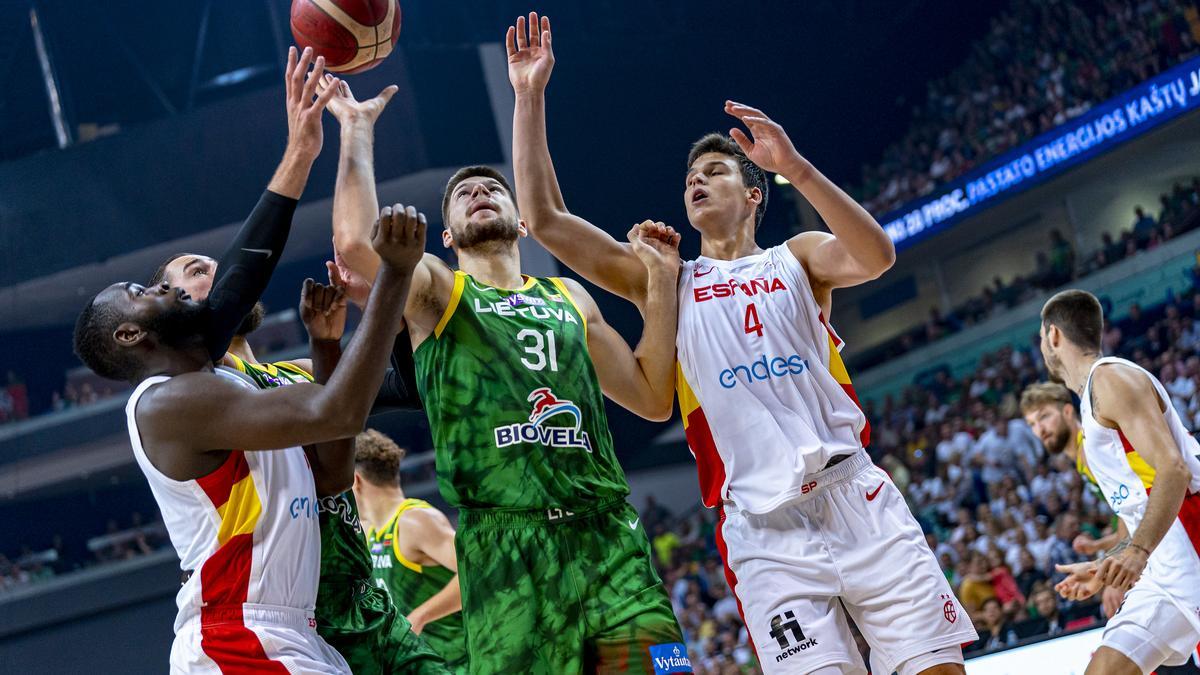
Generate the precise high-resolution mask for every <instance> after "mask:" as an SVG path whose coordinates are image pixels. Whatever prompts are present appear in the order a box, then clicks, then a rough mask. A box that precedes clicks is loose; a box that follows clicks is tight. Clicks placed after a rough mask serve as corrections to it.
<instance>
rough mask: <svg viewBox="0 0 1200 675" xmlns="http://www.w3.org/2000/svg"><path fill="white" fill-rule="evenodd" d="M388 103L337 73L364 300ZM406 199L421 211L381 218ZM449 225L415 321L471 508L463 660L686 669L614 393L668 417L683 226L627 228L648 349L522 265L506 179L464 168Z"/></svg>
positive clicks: (419, 273) (343, 243)
mask: <svg viewBox="0 0 1200 675" xmlns="http://www.w3.org/2000/svg"><path fill="white" fill-rule="evenodd" d="M389 96H390V95H389V94H387V93H386V92H385V94H383V95H381V96H380V97H377V98H375V99H371V100H369V101H364V102H358V101H356V100H354V98H353V96H352V95H351V93H350V90H349V87H348V86H346V85H345V84H344V83H341V84H340V85H339V94H338V95H336V96H334V98H333V99H332V101H331V102H330V104H329V107H328V109H329V110H330V111H331V112H332V113H333V114H334V115H335V116H336V117H337V118H338V120H339V122H340V123H341V157H340V160H339V166H338V178H337V186H336V189H335V193H334V217H333V220H334V246H335V249H336V251H337V254H338V257H339V259H340V260H341V262H342V266H343V268H344V269H343V270H342V272H341V277H342V278H343V279H345V280H346V281H347V283H348V284H349V285H350V291H351V296H352V297H354V296H361V295H362V294H363V293H364V292H365V290H366V288H365V284H364V281H363V280H365V279H371V278H373V275H374V274H375V270H376V269H377V267H378V265H379V259H378V257H377V256H376V255H375V254H374V252H373V251H372V250H371V249H370V247H369V246H368V245H367V244H368V243H369V233H370V229H371V226H372V223H373V221H374V220H375V211H376V204H377V197H376V195H375V184H374V175H373V169H372V143H373V133H374V122H375V119H376V118H377V117H378V115H379V113H380V112H381V111H382V109H383V106H384V104H385V103H386V99H387V98H388V97H389ZM400 211H403V212H405V213H407V214H409V215H410V216H411V215H412V214H413V213H415V210H413V209H412V207H408V208H407V209H406V208H405V207H403V206H400V205H395V206H394V207H391V208H390V209H389V208H388V207H385V208H384V209H383V211H381V212H380V213H381V217H394V215H392V214H395V213H396V212H400ZM442 217H443V225H444V226H445V229H444V230H443V232H442V242H443V245H444V246H446V247H447V248H451V249H453V251H454V253H455V254H456V256H457V258H458V262H459V267H460V270H459V271H458V272H455V271H452V270H451V269H450V268H449V267H448V266H447V265H446V264H445V263H444V262H442V261H441V260H440V259H439V258H437V257H436V256H433V255H430V254H426V255H425V259H424V260H423V261H422V262H421V263H420V264H419V265H418V266H417V268H416V270H415V271H414V273H413V279H412V286H411V289H410V292H409V299H408V304H407V306H406V307H405V312H404V317H405V322H406V324H407V327H408V330H409V335H410V339H411V342H412V346H413V353H414V358H415V361H416V367H417V384H418V387H419V389H420V392H421V397H422V399H423V401H424V404H425V408H426V411H427V413H428V415H429V421H430V427H431V431H432V434H433V440H434V445H435V449H436V452H437V472H438V484H439V488H440V490H441V493H442V496H443V497H444V498H445V499H446V501H447V502H449V503H450V504H451V505H452V506H455V507H457V508H459V509H460V520H459V530H458V534H457V538H456V542H455V544H456V549H457V557H458V571H459V584H460V587H461V591H462V602H463V612H462V613H463V621H464V625H465V628H466V640H467V650H468V661H469V672H471V673H522V674H525V673H553V674H555V675H560V674H563V673H580V672H605V673H609V672H632V673H656V674H657V673H668V672H669V673H678V672H691V667H690V663H689V662H688V659H687V653H686V649H685V647H684V645H683V639H682V636H681V633H680V630H679V626H678V624H677V622H676V620H675V616H674V613H673V612H672V609H671V604H670V601H669V599H668V597H667V593H666V591H665V589H664V588H663V586H662V581H661V580H660V579H659V578H658V575H657V573H656V572H655V571H654V568H653V567H652V565H651V562H650V548H649V543H648V541H647V539H646V533H645V530H644V529H643V528H642V527H641V525H640V522H639V519H638V515H637V512H636V511H634V509H633V508H632V507H630V506H629V505H628V504H627V503H626V501H625V498H626V496H627V495H628V494H629V488H628V484H627V482H626V480H625V476H624V473H623V472H622V470H621V467H620V465H619V464H618V463H617V459H616V455H615V453H614V451H613V447H612V438H611V436H610V435H609V431H608V423H607V419H606V417H605V413H604V402H603V395H608V396H609V397H610V398H612V399H613V400H614V401H616V402H617V403H619V404H620V405H622V406H624V407H626V408H628V409H630V410H632V411H633V412H635V413H637V414H639V415H642V416H643V417H646V418H649V419H656V420H665V419H667V418H669V417H670V414H671V407H672V403H673V396H674V384H675V372H674V367H675V361H674V354H675V317H676V309H677V298H676V295H675V288H676V278H677V275H678V270H679V265H680V263H679V253H678V241H679V238H678V235H677V234H676V233H675V232H674V230H673V229H671V228H668V227H666V226H664V225H662V224H661V223H651V222H649V221H647V222H645V223H642V224H640V225H635V226H634V227H633V228H632V229H631V230H630V232H629V237H628V238H629V242H630V243H629V246H630V247H631V248H632V250H634V251H635V252H636V253H637V255H638V256H639V259H641V260H642V261H643V262H644V264H645V265H646V267H647V271H648V275H649V278H650V279H651V282H650V284H649V285H648V287H647V290H646V298H645V303H644V304H643V305H642V306H643V307H644V308H645V312H644V317H645V326H644V329H643V335H642V340H641V341H640V342H639V344H638V347H637V349H636V351H635V350H631V349H630V348H629V345H628V344H627V343H626V342H625V341H624V339H623V338H621V336H620V335H619V334H618V333H617V332H616V331H615V330H614V329H613V328H612V327H611V326H609V325H607V324H606V323H605V322H604V319H603V317H602V316H601V315H600V312H599V310H598V309H597V307H596V304H595V301H594V300H592V298H591V296H589V295H588V293H587V292H586V291H585V290H584V289H583V287H582V286H581V285H580V284H578V283H577V282H575V281H573V280H570V279H557V278H534V277H528V276H525V275H522V274H521V267H520V253H519V250H518V246H517V242H518V240H519V238H520V237H522V236H524V235H525V228H524V225H523V224H522V223H521V222H520V221H519V220H518V215H517V209H516V204H515V203H514V198H513V192H512V190H511V188H510V187H509V185H508V182H507V180H506V179H505V178H504V176H503V175H502V174H500V173H499V172H497V171H495V170H493V169H490V168H488V167H479V166H477V167H468V168H466V169H462V170H460V171H458V172H457V173H455V175H454V176H453V177H451V179H450V181H449V183H448V184H447V186H446V191H445V194H444V196H443V201H442ZM593 360H594V361H595V363H596V364H597V365H596V366H593Z"/></svg>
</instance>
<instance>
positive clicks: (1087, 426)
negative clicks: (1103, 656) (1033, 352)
mask: <svg viewBox="0 0 1200 675" xmlns="http://www.w3.org/2000/svg"><path fill="white" fill-rule="evenodd" d="M1106 364H1120V365H1121V366H1125V367H1129V368H1133V369H1135V370H1137V371H1139V372H1141V373H1143V374H1145V375H1146V377H1148V378H1150V382H1151V383H1152V384H1153V385H1154V389H1155V391H1156V392H1158V398H1159V403H1160V404H1161V405H1162V406H1163V407H1164V411H1163V416H1164V418H1165V419H1166V422H1167V427H1168V428H1169V429H1170V430H1171V437H1172V438H1173V439H1174V440H1175V444H1176V447H1177V448H1178V451H1179V453H1180V454H1181V455H1182V456H1183V460H1184V463H1185V464H1186V465H1187V468H1188V470H1189V471H1190V472H1191V474H1192V479H1191V482H1190V483H1189V485H1188V492H1187V495H1186V496H1185V497H1184V500H1183V505H1182V506H1181V508H1180V510H1179V517H1177V518H1176V519H1175V522H1174V523H1172V525H1171V529H1170V530H1168V531H1167V534H1166V536H1164V537H1163V539H1162V541H1161V542H1160V543H1159V545H1158V546H1157V547H1155V549H1154V551H1153V552H1152V553H1151V554H1150V560H1149V562H1148V563H1147V564H1146V570H1145V572H1144V573H1143V574H1142V580H1141V581H1139V582H1138V583H1139V584H1141V583H1143V582H1146V583H1147V584H1149V585H1151V586H1154V587H1157V588H1158V589H1160V590H1161V591H1163V592H1164V594H1165V595H1166V596H1167V597H1170V598H1172V600H1173V601H1174V602H1175V604H1176V605H1177V606H1178V607H1179V608H1180V609H1181V610H1182V611H1183V613H1184V614H1185V615H1186V616H1187V617H1188V619H1189V620H1190V621H1191V622H1192V624H1193V625H1194V626H1195V627H1196V628H1197V629H1198V630H1200V615H1198V614H1197V612H1200V552H1198V551H1200V459H1197V457H1196V455H1197V454H1200V443H1197V442H1196V439H1195V438H1193V437H1192V435H1191V434H1190V433H1188V430H1187V427H1185V426H1184V425H1183V421H1182V420H1180V419H1179V413H1177V412H1175V406H1173V405H1171V397H1170V396H1169V395H1168V394H1167V391H1166V389H1165V388H1163V385H1162V383H1160V382H1159V381H1158V378H1156V377H1154V375H1152V374H1150V373H1149V372H1148V371H1146V370H1145V369H1143V368H1142V367H1141V366H1139V365H1137V364H1136V363H1133V362H1132V361H1127V360H1125V359H1120V358H1115V357H1106V358H1102V359H1099V360H1097V361H1096V362H1095V363H1094V364H1092V369H1091V372H1089V373H1088V380H1087V384H1085V385H1084V388H1083V393H1082V394H1081V396H1080V407H1079V411H1080V416H1081V417H1082V418H1083V454H1084V457H1086V458H1087V464H1088V468H1089V469H1091V472H1092V475H1094V476H1095V477H1096V483H1097V485H1099V487H1100V491H1101V492H1102V493H1104V498H1105V499H1107V500H1108V503H1109V505H1110V506H1111V507H1112V509H1113V511H1114V512H1115V513H1116V514H1117V516H1119V517H1120V518H1121V520H1123V521H1124V522H1125V526H1126V527H1127V528H1128V530H1129V532H1130V534H1133V533H1134V532H1136V531H1137V528H1138V525H1140V524H1141V522H1142V517H1143V516H1144V515H1145V513H1146V505H1147V503H1148V502H1149V500H1150V491H1149V490H1148V489H1146V487H1145V484H1144V483H1143V482H1142V480H1141V478H1140V477H1139V476H1138V474H1137V472H1135V471H1134V470H1133V468H1132V467H1131V466H1130V464H1129V460H1128V459H1127V457H1126V455H1127V454H1128V453H1131V452H1134V451H1135V448H1134V447H1133V445H1132V444H1130V442H1129V439H1127V438H1126V437H1125V434H1123V433H1121V430H1120V429H1111V428H1109V427H1106V426H1104V425H1102V424H1100V423H1099V422H1098V421H1096V417H1095V415H1093V414H1092V391H1091V389H1092V376H1093V375H1095V373H1096V368H1098V367H1100V366H1103V365H1106Z"/></svg>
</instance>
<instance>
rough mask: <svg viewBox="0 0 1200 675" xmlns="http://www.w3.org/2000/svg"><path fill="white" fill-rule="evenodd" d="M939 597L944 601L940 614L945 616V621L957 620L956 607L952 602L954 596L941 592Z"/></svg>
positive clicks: (952, 621)
mask: <svg viewBox="0 0 1200 675" xmlns="http://www.w3.org/2000/svg"><path fill="white" fill-rule="evenodd" d="M939 597H940V598H941V599H942V600H943V601H944V603H945V604H943V605H942V616H944V617H946V621H949V622H950V623H954V622H955V621H958V607H957V606H955V604H954V596H952V595H950V594H948V593H942V594H941V595H940V596H939Z"/></svg>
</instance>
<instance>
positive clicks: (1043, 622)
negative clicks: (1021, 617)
mask: <svg viewBox="0 0 1200 675" xmlns="http://www.w3.org/2000/svg"><path fill="white" fill-rule="evenodd" d="M1032 605H1033V609H1034V611H1035V612H1036V615H1035V617H1034V618H1032V619H1029V620H1028V621H1025V622H1023V625H1022V624H1018V626H1017V628H1018V629H1019V631H1018V632H1019V633H1020V634H1021V637H1030V636H1033V635H1049V636H1051V637H1053V636H1055V635H1059V634H1061V633H1062V632H1063V631H1064V630H1066V622H1065V621H1064V620H1063V618H1062V614H1061V613H1060V612H1059V609H1058V598H1057V597H1055V595H1054V591H1053V590H1051V589H1049V588H1041V589H1038V591H1037V592H1036V593H1034V594H1033V602H1032Z"/></svg>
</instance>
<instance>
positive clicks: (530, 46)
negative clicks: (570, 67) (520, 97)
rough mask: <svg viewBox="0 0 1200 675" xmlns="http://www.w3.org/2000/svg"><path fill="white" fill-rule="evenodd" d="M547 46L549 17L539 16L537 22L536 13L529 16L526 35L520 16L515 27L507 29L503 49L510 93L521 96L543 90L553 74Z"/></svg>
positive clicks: (551, 48)
mask: <svg viewBox="0 0 1200 675" xmlns="http://www.w3.org/2000/svg"><path fill="white" fill-rule="evenodd" d="M539 29H540V30H539ZM550 42H551V40H550V17H547V16H543V17H541V20H540V21H539V19H538V14H537V12H530V13H529V26H528V31H527V30H526V26H525V17H523V16H522V17H518V18H517V25H516V26H509V27H508V34H507V35H506V36H505V37H504V45H505V47H506V48H507V49H508V81H509V82H510V83H512V87H513V91H515V92H516V93H518V94H521V93H525V92H540V91H543V90H544V89H545V88H546V84H547V83H548V82H549V81H550V72H551V71H552V70H554V47H553V46H552V45H551V43H550Z"/></svg>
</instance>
